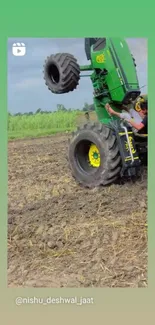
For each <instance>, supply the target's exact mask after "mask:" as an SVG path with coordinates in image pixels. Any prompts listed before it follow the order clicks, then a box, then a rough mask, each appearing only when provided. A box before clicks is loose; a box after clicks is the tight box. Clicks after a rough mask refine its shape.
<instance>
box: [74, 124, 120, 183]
mask: <svg viewBox="0 0 155 325" xmlns="http://www.w3.org/2000/svg"><path fill="white" fill-rule="evenodd" d="M91 143H93V144H95V145H96V146H97V147H98V150H99V153H100V166H99V167H98V168H94V167H92V166H90V164H89V162H88V150H89V146H90V144H91ZM68 161H69V166H70V169H71V172H72V175H73V177H74V178H75V179H76V181H77V182H78V183H80V184H81V185H83V186H85V187H97V186H100V185H104V186H105V185H108V184H111V183H114V181H116V179H117V178H118V177H119V175H120V170H121V157H120V154H119V149H118V145H117V141H116V137H115V135H114V134H113V131H112V130H111V129H110V128H108V127H107V126H106V125H103V124H100V123H93V124H89V123H88V124H85V125H84V126H83V127H80V128H79V129H78V130H77V131H76V132H74V133H73V137H72V138H71V140H70V141H69V153H68Z"/></svg>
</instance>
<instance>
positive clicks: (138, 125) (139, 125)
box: [105, 101, 148, 134]
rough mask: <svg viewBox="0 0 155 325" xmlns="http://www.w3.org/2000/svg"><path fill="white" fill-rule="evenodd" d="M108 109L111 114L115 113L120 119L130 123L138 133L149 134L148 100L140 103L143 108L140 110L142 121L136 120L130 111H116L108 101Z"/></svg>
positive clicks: (106, 106)
mask: <svg viewBox="0 0 155 325" xmlns="http://www.w3.org/2000/svg"><path fill="white" fill-rule="evenodd" d="M105 108H106V110H107V111H108V113H109V114H110V115H115V116H117V117H119V118H120V119H123V120H125V121H127V122H128V123H129V125H131V126H132V127H133V128H134V129H135V130H136V131H137V132H138V133H142V134H147V132H148V130H147V115H148V114H147V113H148V107H147V101H145V102H142V103H141V104H140V108H141V110H140V111H139V112H138V114H139V116H140V117H141V121H140V122H139V121H138V122H137V121H135V120H134V119H133V118H132V116H131V115H130V114H129V113H118V112H115V111H114V110H113V109H112V108H111V106H110V105H109V104H108V103H107V104H106V105H105Z"/></svg>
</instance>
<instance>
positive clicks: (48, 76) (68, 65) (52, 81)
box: [44, 53, 80, 94]
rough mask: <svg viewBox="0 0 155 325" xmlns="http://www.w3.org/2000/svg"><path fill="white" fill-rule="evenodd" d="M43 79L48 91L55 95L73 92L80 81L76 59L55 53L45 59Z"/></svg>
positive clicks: (68, 55) (69, 55)
mask: <svg viewBox="0 0 155 325" xmlns="http://www.w3.org/2000/svg"><path fill="white" fill-rule="evenodd" d="M44 79H45V83H46V85H47V87H48V89H49V90H50V91H51V92H53V93H55V94H63V93H68V92H69V91H73V90H74V89H75V88H76V87H77V85H78V84H79V79H80V67H79V65H78V63H77V60H76V58H75V57H74V56H73V55H71V54H68V53H57V54H54V55H51V56H50V57H47V59H46V61H45V65H44Z"/></svg>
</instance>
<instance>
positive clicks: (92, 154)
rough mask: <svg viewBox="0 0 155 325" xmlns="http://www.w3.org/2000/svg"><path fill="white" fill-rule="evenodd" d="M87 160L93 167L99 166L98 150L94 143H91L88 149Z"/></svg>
mask: <svg viewBox="0 0 155 325" xmlns="http://www.w3.org/2000/svg"><path fill="white" fill-rule="evenodd" d="M89 162H90V165H91V166H93V167H96V168H97V167H99V166H100V152H99V150H98V148H97V147H96V145H95V144H92V145H91V146H90V149H89Z"/></svg>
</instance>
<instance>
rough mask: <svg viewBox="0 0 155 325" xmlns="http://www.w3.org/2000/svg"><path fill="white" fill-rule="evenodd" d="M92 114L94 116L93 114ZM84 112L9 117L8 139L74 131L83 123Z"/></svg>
mask: <svg viewBox="0 0 155 325" xmlns="http://www.w3.org/2000/svg"><path fill="white" fill-rule="evenodd" d="M91 114H94V113H93V112H91ZM83 117H84V112H82V111H64V112H63V111H56V112H52V113H43V112H42V113H38V114H32V115H17V116H11V115H8V139H9V140H11V139H18V138H19V139H20V138H26V137H39V136H47V135H50V134H54V133H59V132H66V131H72V130H74V129H75V128H76V126H77V125H78V124H79V123H80V122H81V121H82V119H83Z"/></svg>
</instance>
